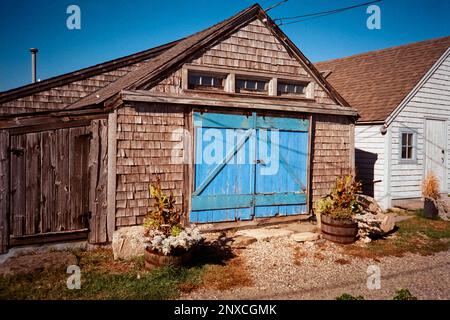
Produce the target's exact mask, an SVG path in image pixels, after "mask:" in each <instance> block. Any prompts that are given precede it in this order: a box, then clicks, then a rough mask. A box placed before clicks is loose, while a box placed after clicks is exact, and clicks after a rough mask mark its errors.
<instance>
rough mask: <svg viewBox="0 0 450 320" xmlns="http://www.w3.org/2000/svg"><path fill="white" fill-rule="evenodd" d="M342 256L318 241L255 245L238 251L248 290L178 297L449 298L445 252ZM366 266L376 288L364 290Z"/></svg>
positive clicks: (449, 261) (330, 245)
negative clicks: (404, 293) (377, 274)
mask: <svg viewBox="0 0 450 320" xmlns="http://www.w3.org/2000/svg"><path fill="white" fill-rule="evenodd" d="M296 252H297V254H295V253H296ZM341 252H342V249H341V248H340V247H339V246H337V245H335V244H333V243H331V242H324V241H322V240H319V241H318V242H314V243H311V242H309V243H308V242H307V243H303V244H300V243H295V242H293V241H292V240H289V239H284V238H283V239H272V240H270V241H258V242H255V243H253V244H251V245H249V246H248V247H247V248H246V249H244V250H240V255H241V256H242V257H243V258H244V260H245V261H246V268H247V271H248V272H249V273H250V274H251V275H252V278H253V285H252V286H251V287H241V288H235V289H233V290H227V291H215V290H210V289H199V290H197V291H194V292H191V293H190V294H187V295H183V296H182V297H181V299H283V300H285V299H335V298H336V297H337V296H340V295H341V294H343V293H349V294H352V295H355V296H356V295H362V296H364V298H365V299H392V297H393V296H394V294H395V291H396V290H397V289H400V288H407V289H409V290H410V292H411V293H412V294H413V295H415V296H416V297H417V298H418V299H450V251H446V252H440V253H437V254H435V255H433V256H420V255H414V254H407V255H405V256H403V257H401V258H397V257H384V258H381V259H379V260H376V261H375V260H372V259H362V258H355V257H349V256H347V255H343V254H341ZM295 257H297V258H295ZM370 265H376V266H378V267H379V268H380V271H381V288H380V289H378V290H369V289H367V278H368V273H367V268H368V266H370Z"/></svg>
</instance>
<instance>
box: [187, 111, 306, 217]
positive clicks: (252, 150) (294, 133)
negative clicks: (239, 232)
mask: <svg viewBox="0 0 450 320" xmlns="http://www.w3.org/2000/svg"><path fill="white" fill-rule="evenodd" d="M194 126H195V139H196V142H195V148H196V151H195V166H194V167H195V180H194V181H195V185H194V192H193V197H192V210H191V214H190V221H191V222H200V223H203V222H221V221H236V220H249V219H253V218H254V217H271V216H279V215H292V214H302V213H305V212H306V185H307V178H306V177H307V159H308V154H307V150H308V126H309V123H308V120H303V119H293V118H292V119H291V118H278V117H262V116H259V115H257V114H256V113H253V114H252V115H251V116H245V115H230V114H217V113H205V114H200V113H195V114H194Z"/></svg>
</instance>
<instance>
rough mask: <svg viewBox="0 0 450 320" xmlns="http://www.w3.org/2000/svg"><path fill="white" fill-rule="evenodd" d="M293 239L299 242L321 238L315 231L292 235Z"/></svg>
mask: <svg viewBox="0 0 450 320" xmlns="http://www.w3.org/2000/svg"><path fill="white" fill-rule="evenodd" d="M291 239H292V240H294V241H297V242H305V241H315V240H317V239H319V234H318V233H314V232H299V233H294V234H293V235H291Z"/></svg>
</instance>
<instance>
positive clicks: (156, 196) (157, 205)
mask: <svg viewBox="0 0 450 320" xmlns="http://www.w3.org/2000/svg"><path fill="white" fill-rule="evenodd" d="M149 193H150V198H151V199H153V200H154V202H153V208H152V209H151V210H150V211H149V213H148V214H147V217H146V218H145V220H144V228H145V229H154V230H158V231H161V232H162V233H163V234H164V235H166V236H168V235H171V234H174V233H175V234H179V233H180V232H181V230H183V229H182V227H181V223H180V214H179V213H178V212H177V211H176V209H175V198H174V197H173V195H172V194H170V195H166V194H164V193H163V191H162V189H161V181H160V179H159V178H158V179H157V181H156V184H155V185H150V187H149Z"/></svg>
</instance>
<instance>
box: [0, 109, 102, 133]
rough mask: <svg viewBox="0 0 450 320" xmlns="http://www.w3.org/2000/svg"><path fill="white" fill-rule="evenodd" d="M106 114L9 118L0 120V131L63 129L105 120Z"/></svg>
mask: <svg viewBox="0 0 450 320" xmlns="http://www.w3.org/2000/svg"><path fill="white" fill-rule="evenodd" d="M106 118H107V113H105V111H104V110H101V112H99V111H97V112H95V113H90V114H79V115H77V114H70V113H69V114H46V115H38V116H29V115H28V116H27V117H17V116H11V117H8V118H4V119H0V129H11V130H15V131H16V132H20V131H21V130H23V131H27V130H32V131H30V132H33V130H34V131H42V130H46V128H47V129H52V128H54V129H55V128H63V127H71V126H77V123H84V122H89V121H91V120H96V119H106Z"/></svg>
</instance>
